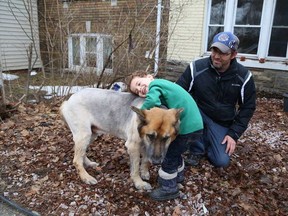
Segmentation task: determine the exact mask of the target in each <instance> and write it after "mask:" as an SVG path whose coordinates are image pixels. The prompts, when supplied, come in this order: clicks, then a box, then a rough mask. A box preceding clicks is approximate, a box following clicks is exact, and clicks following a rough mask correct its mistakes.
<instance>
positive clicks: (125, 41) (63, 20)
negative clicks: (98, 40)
mask: <svg viewBox="0 0 288 216" xmlns="http://www.w3.org/2000/svg"><path fill="white" fill-rule="evenodd" d="M168 2H169V1H163V5H165V6H164V8H163V13H162V20H161V24H162V25H161V39H160V41H161V46H160V56H161V57H163V56H164V57H165V58H166V41H167V25H166V26H165V23H168V21H167V19H168V16H167V15H165V14H168V13H167V8H168V7H167V5H168ZM67 5H68V7H66V8H63V6H64V5H63V3H61V2H60V1H58V0H40V1H39V23H40V40H41V54H42V58H43V60H44V61H45V65H46V70H47V71H51V70H61V69H63V68H67V67H68V64H67V62H68V59H67V58H68V53H67V38H68V35H69V34H72V33H87V29H86V21H90V22H91V29H90V33H100V34H107V35H112V36H113V41H114V49H115V50H116V51H115V53H114V58H113V68H114V70H116V71H118V72H120V73H125V72H127V71H129V72H130V71H133V70H136V69H137V70H138V69H147V68H148V70H150V71H151V70H152V71H153V67H154V59H153V58H154V55H153V54H154V52H155V41H156V39H155V38H156V19H157V7H156V6H157V0H146V1H142V0H135V1H124V0H118V1H117V6H111V1H102V0H96V1H89V0H82V1H71V2H70V3H68V4H67ZM67 5H66V6H67ZM147 53H151V54H152V55H151V56H152V58H145V55H146V54H147ZM161 60H162V59H160V61H161Z"/></svg>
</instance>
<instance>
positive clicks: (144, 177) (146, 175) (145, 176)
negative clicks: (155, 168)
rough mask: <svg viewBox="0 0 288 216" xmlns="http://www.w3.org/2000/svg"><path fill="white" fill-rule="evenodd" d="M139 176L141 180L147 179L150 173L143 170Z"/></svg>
mask: <svg viewBox="0 0 288 216" xmlns="http://www.w3.org/2000/svg"><path fill="white" fill-rule="evenodd" d="M141 178H142V179H143V180H149V179H150V173H149V172H143V173H141Z"/></svg>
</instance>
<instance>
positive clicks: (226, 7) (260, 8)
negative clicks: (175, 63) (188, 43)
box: [206, 0, 288, 61]
mask: <svg viewBox="0 0 288 216" xmlns="http://www.w3.org/2000/svg"><path fill="white" fill-rule="evenodd" d="M208 3H209V4H208V5H209V7H208V9H209V10H208V13H209V18H208V29H207V30H208V36H207V43H206V50H207V51H209V46H210V44H211V42H212V39H213V36H214V35H215V34H216V33H218V32H220V31H231V32H233V33H234V34H235V35H237V36H238V37H239V39H240V46H239V50H238V53H239V55H241V54H245V56H248V57H251V58H252V59H253V57H254V58H258V59H260V58H264V59H271V60H278V61H279V60H280V61H283V60H285V58H286V59H287V58H288V54H287V53H288V50H287V46H288V45H287V41H288V40H287V39H288V37H287V35H288V13H287V11H288V4H287V0H208Z"/></svg>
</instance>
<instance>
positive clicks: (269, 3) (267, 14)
mask: <svg viewBox="0 0 288 216" xmlns="http://www.w3.org/2000/svg"><path fill="white" fill-rule="evenodd" d="M276 3H277V0H263V8H262V15H261V22H260V35H259V42H258V44H259V46H258V50H257V53H256V54H246V53H238V55H237V57H238V58H241V56H244V57H245V58H246V60H245V61H241V63H243V65H246V66H252V67H259V68H267V67H268V68H271V69H272V68H274V69H281V70H288V66H287V65H286V64H284V63H285V62H287V59H288V45H287V52H286V57H276V56H268V51H269V45H270V38H271V32H272V26H273V17H274V12H275V8H276ZM211 4H212V0H206V6H207V9H206V11H207V16H206V17H207V18H206V25H205V26H206V27H205V28H206V30H205V38H204V41H205V44H204V50H205V51H204V54H205V55H208V54H210V53H211V52H210V51H209V47H208V37H209V27H211V26H219V27H223V28H224V31H230V32H233V31H234V28H235V27H236V28H237V27H244V26H245V25H239V24H238V25H237V24H236V23H235V20H236V11H237V4H238V0H226V7H225V13H224V24H223V25H219V24H215V25H214V24H210V15H211ZM271 17H272V19H271ZM250 26H251V27H253V25H250ZM258 26H259V25H255V27H258ZM240 44H241V40H240ZM260 44H261V46H260ZM260 59H262V60H263V59H265V61H264V62H265V63H264V64H263V63H259V62H260ZM275 63H276V64H275Z"/></svg>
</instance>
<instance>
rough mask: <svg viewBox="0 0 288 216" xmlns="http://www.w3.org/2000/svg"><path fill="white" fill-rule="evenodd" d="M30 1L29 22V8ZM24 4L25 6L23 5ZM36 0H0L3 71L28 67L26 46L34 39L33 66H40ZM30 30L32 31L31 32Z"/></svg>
mask: <svg viewBox="0 0 288 216" xmlns="http://www.w3.org/2000/svg"><path fill="white" fill-rule="evenodd" d="M30 3H32V8H33V9H32V12H31V13H30V15H31V17H32V18H31V22H29V13H28V11H29V8H30ZM25 6H26V7H25ZM30 23H31V27H30ZM38 30H39V29H38V14H37V0H1V1H0V64H1V65H2V70H3V71H8V70H20V69H27V68H28V55H27V53H28V48H29V44H30V43H32V42H33V39H32V35H33V37H34V41H35V46H36V47H35V49H33V61H32V64H33V62H34V61H35V59H36V53H37V54H38V59H37V61H36V64H35V65H34V68H39V67H41V59H40V51H39V50H40V49H39V31H38ZM31 32H32V33H31Z"/></svg>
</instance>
